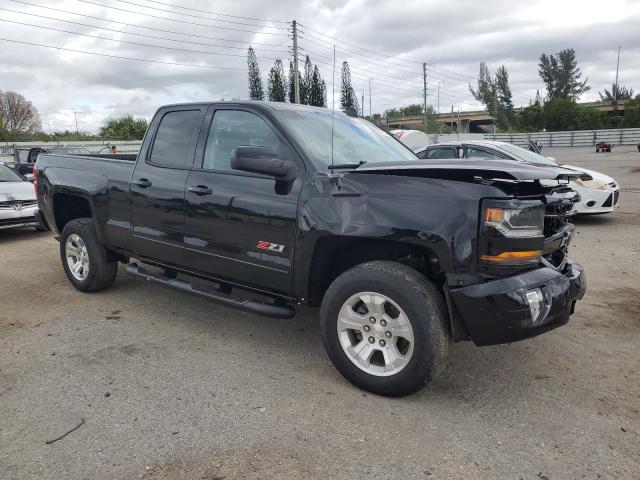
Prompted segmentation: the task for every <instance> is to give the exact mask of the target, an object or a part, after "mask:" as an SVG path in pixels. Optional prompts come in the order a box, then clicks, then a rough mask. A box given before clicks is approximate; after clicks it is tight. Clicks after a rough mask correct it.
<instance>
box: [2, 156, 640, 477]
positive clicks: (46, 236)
mask: <svg viewBox="0 0 640 480" xmlns="http://www.w3.org/2000/svg"><path fill="white" fill-rule="evenodd" d="M545 153H546V154H548V155H552V156H555V157H556V158H558V159H559V160H561V161H564V162H566V163H571V164H575V165H581V166H584V167H586V168H592V169H595V170H599V171H602V172H604V173H607V174H609V175H611V176H613V177H614V178H616V180H618V182H619V183H620V184H621V186H622V189H623V192H622V197H621V202H622V206H621V208H620V209H619V210H618V211H617V212H616V213H614V214H613V215H606V216H598V217H589V218H584V219H579V220H577V222H576V223H577V234H576V236H575V239H574V243H573V248H572V257H573V258H575V259H576V260H578V261H579V262H580V263H582V264H583V266H584V267H585V269H586V271H587V275H588V284H589V290H588V292H587V295H586V297H585V299H584V300H583V301H581V302H579V304H578V306H577V309H576V313H575V315H574V316H573V317H572V319H571V322H570V323H569V324H568V325H567V326H565V327H563V328H561V329H558V330H555V331H553V332H550V333H548V334H546V335H542V336H540V337H537V338H534V339H531V340H528V341H524V342H519V343H514V344H512V345H503V346H496V347H484V348H478V347H475V346H474V345H472V344H470V343H468V342H465V343H459V344H456V345H455V346H454V348H453V352H452V355H451V357H450V365H449V367H448V368H447V370H446V371H445V372H444V373H443V375H442V376H441V377H439V378H438V379H437V380H436V381H435V382H433V383H432V384H431V385H429V386H428V387H427V388H426V389H424V390H423V391H422V392H420V393H418V394H415V395H413V396H410V397H406V398H401V399H389V398H383V397H377V396H374V395H371V394H367V393H364V392H363V391H361V390H358V389H356V388H354V387H352V386H351V385H350V384H349V383H347V382H346V381H345V380H344V379H343V378H342V377H341V376H340V375H339V374H338V373H337V371H336V370H334V369H333V367H332V366H331V364H330V363H329V360H328V358H327V356H326V355H325V353H324V350H323V348H322V344H321V341H320V335H319V326H318V320H317V314H316V311H314V310H311V309H307V310H304V309H303V310H299V313H298V315H297V316H296V317H295V318H294V319H292V320H274V319H268V318H261V317H257V316H253V315H250V314H244V313H241V312H238V311H235V310H231V309H227V308H224V307H220V306H218V305H216V304H213V303H210V302H208V301H206V300H204V299H199V298H194V297H191V296H187V295H185V294H182V293H179V292H176V291H171V290H167V289H165V288H163V287H161V286H156V285H150V284H145V283H144V282H142V281H140V280H137V279H134V278H132V277H130V276H128V275H127V274H126V273H124V272H123V271H121V273H120V275H119V277H118V279H117V281H116V284H115V285H114V287H113V288H111V289H110V290H107V291H104V292H101V293H98V294H90V295H89V294H83V293H80V292H78V291H76V290H74V289H73V288H72V287H71V286H70V284H69V283H68V282H67V280H66V278H65V276H64V273H63V270H62V268H61V266H60V259H59V255H58V243H57V242H56V241H55V239H54V238H53V235H52V234H50V233H37V232H34V231H27V230H25V231H10V232H9V231H5V232H0V479H7V480H8V479H29V478H55V479H58V478H64V479H84V478H92V479H93V478H97V479H101V478H105V479H106V478H109V479H114V478H145V479H147V478H148V479H156V478H189V479H192V478H193V479H210V480H211V479H221V478H226V479H232V478H263V479H264V478H302V477H306V478H402V479H406V478H427V479H430V478H433V479H449V478H461V479H467V478H481V479H484V478H500V479H502V478H505V479H532V480H540V479H543V480H544V479H547V480H552V479H599V478H603V479H609V478H613V479H637V478H639V475H640V474H639V473H638V472H640V373H639V372H640V153H638V152H637V151H636V150H635V149H634V148H633V147H631V146H629V147H616V148H614V152H612V153H610V154H595V153H593V152H592V150H591V149H582V148H573V149H547V150H546V151H545ZM81 419H83V420H84V424H83V425H82V426H80V428H78V429H77V430H75V431H73V432H72V433H70V434H69V435H67V436H66V437H65V438H63V439H61V440H59V441H56V442H54V443H51V444H46V443H45V442H47V441H48V440H52V439H55V438H56V437H59V436H60V435H62V434H64V433H65V432H67V431H68V430H70V429H72V428H73V427H75V426H76V425H78V424H79V422H80V421H81Z"/></svg>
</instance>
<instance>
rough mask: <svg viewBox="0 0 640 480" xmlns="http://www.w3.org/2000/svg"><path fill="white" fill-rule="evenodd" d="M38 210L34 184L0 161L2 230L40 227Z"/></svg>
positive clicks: (0, 222) (0, 223) (0, 227)
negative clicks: (37, 215)
mask: <svg viewBox="0 0 640 480" xmlns="http://www.w3.org/2000/svg"><path fill="white" fill-rule="evenodd" d="M37 211H38V202H37V200H36V192H35V190H34V188H33V185H32V184H31V183H29V182H28V181H27V180H25V179H24V177H22V176H20V175H18V174H17V173H16V172H14V171H13V170H11V169H10V168H9V167H7V166H6V165H5V164H4V163H1V162H0V230H6V229H7V228H20V227H36V228H38V221H37V219H36V212H37Z"/></svg>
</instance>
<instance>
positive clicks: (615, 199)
mask: <svg viewBox="0 0 640 480" xmlns="http://www.w3.org/2000/svg"><path fill="white" fill-rule="evenodd" d="M619 199H620V190H616V191H615V192H613V204H614V205H617V204H618V200H619Z"/></svg>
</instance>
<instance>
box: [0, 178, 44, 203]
mask: <svg viewBox="0 0 640 480" xmlns="http://www.w3.org/2000/svg"><path fill="white" fill-rule="evenodd" d="M35 199H36V192H35V190H34V189H33V184H31V183H29V182H0V202H12V201H13V200H35Z"/></svg>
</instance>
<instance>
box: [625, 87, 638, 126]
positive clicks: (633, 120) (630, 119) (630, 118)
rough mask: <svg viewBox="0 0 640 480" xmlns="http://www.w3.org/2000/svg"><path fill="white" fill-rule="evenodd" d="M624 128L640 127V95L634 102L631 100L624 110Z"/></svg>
mask: <svg viewBox="0 0 640 480" xmlns="http://www.w3.org/2000/svg"><path fill="white" fill-rule="evenodd" d="M622 127H624V128H638V127H640V95H636V98H634V99H633V100H629V103H628V104H627V106H626V108H625V110H624V118H623V120H622Z"/></svg>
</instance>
